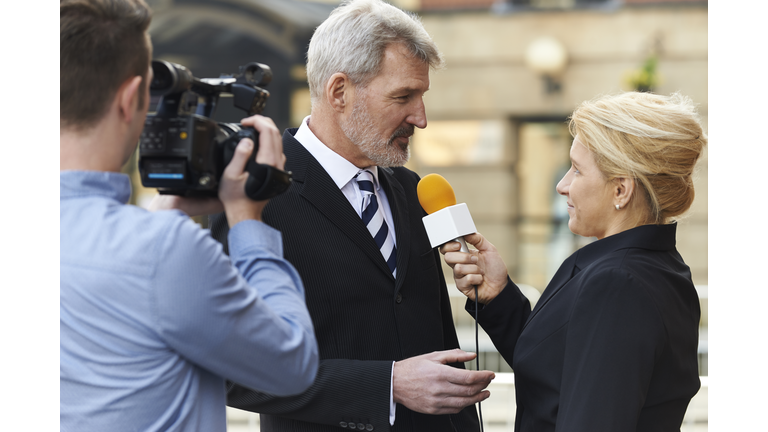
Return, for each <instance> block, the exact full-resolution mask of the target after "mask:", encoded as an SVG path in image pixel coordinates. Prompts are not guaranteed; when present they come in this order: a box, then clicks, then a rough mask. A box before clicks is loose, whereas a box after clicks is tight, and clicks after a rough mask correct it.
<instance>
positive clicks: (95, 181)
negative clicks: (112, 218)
mask: <svg viewBox="0 0 768 432" xmlns="http://www.w3.org/2000/svg"><path fill="white" fill-rule="evenodd" d="M59 178H60V195H59V196H60V199H63V198H77V197H84V196H103V197H105V198H110V199H114V200H116V201H119V202H121V203H123V204H126V203H128V199H129V198H130V197H131V180H130V179H129V178H128V176H127V175H125V174H122V173H116V172H106V171H74V170H65V171H61V172H60V176H59Z"/></svg>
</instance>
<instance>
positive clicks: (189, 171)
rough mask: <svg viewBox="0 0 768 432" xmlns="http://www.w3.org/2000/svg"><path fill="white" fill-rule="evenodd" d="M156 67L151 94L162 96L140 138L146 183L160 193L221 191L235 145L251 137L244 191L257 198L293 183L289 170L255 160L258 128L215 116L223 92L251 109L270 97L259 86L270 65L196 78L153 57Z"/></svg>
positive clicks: (257, 108) (141, 168) (269, 74)
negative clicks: (251, 146) (230, 74)
mask: <svg viewBox="0 0 768 432" xmlns="http://www.w3.org/2000/svg"><path fill="white" fill-rule="evenodd" d="M152 71H153V74H154V77H153V79H152V83H151V84H150V94H152V95H153V96H161V99H160V102H159V103H158V105H157V110H156V112H155V114H151V115H148V116H147V119H146V121H145V123H144V130H143V131H142V133H141V138H140V142H139V172H140V174H141V183H142V185H144V186H145V187H152V188H157V189H158V191H159V192H160V193H161V194H172V195H182V196H217V195H218V189H219V184H220V181H221V176H222V174H223V173H224V168H226V166H227V164H228V163H229V162H230V160H232V156H233V155H234V150H235V147H237V144H238V143H239V142H240V140H242V139H243V138H250V139H251V140H252V141H253V143H254V149H253V153H252V155H251V156H250V157H249V159H248V163H247V165H246V171H248V174H249V175H248V180H247V182H246V186H245V192H246V195H247V196H248V197H250V198H251V199H254V200H257V201H258V200H264V199H269V198H272V197H273V196H275V195H278V194H280V193H282V192H284V191H285V190H286V189H287V188H288V186H290V183H291V176H290V173H286V172H284V171H281V170H279V169H277V168H274V167H271V166H269V165H261V164H257V163H256V161H255V160H254V157H255V155H256V152H257V151H258V148H259V147H258V146H259V136H258V132H256V131H255V130H254V129H252V128H247V127H243V126H242V125H240V124H237V123H218V122H216V121H214V120H212V119H211V116H212V114H213V112H214V110H215V108H216V104H217V102H218V99H219V96H220V95H221V94H224V93H229V94H232V96H233V98H234V104H235V106H236V107H238V108H240V109H242V110H244V111H246V113H247V114H248V115H254V114H260V113H261V112H262V111H263V110H264V107H265V106H266V102H267V98H269V92H268V91H267V90H264V89H263V88H261V87H262V86H265V85H266V84H268V83H269V82H270V80H271V78H272V72H271V70H270V68H269V66H266V65H263V64H259V63H249V64H247V65H245V66H241V67H240V74H238V75H235V76H227V75H223V76H221V77H219V78H203V79H198V78H195V77H194V76H193V75H192V73H191V72H190V71H189V70H188V69H187V68H186V67H184V66H181V65H178V64H175V63H170V62H166V61H161V60H153V61H152ZM193 110H194V112H193Z"/></svg>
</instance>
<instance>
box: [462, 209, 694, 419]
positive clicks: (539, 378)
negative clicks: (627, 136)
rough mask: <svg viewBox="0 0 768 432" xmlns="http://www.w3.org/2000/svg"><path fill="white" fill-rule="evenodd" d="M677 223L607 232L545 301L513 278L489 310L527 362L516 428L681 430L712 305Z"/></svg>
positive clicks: (489, 321) (482, 315)
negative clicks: (705, 301)
mask: <svg viewBox="0 0 768 432" xmlns="http://www.w3.org/2000/svg"><path fill="white" fill-rule="evenodd" d="M675 230H676V225H675V224H671V225H644V226H640V227H637V228H634V229H631V230H628V231H625V232H622V233H619V234H616V235H613V236H610V237H606V238H604V239H602V240H598V241H596V242H594V243H591V244H589V245H587V246H585V247H583V248H581V249H580V250H578V251H576V252H575V253H574V254H573V255H571V256H570V257H569V258H568V259H567V260H566V261H565V262H564V263H563V265H562V266H561V267H560V269H559V270H558V271H557V273H556V274H555V276H554V277H553V279H552V281H551V282H550V283H549V285H548V286H547V288H546V290H545V291H544V293H543V294H542V296H541V298H540V299H539V301H538V303H537V304H536V307H535V308H534V309H533V311H531V312H529V311H530V306H529V303H528V301H527V300H526V299H525V298H524V297H523V295H522V294H521V293H520V290H519V289H518V288H517V286H515V285H514V284H513V283H512V282H511V281H510V282H509V283H508V285H507V287H506V288H505V289H504V290H503V291H502V292H501V294H499V296H498V297H496V298H495V299H494V300H492V301H491V302H490V303H488V304H487V305H486V306H485V307H484V308H483V309H482V310H481V311H480V312H479V314H478V315H479V317H478V318H479V319H478V321H479V323H480V324H481V325H482V327H483V329H485V330H486V332H487V333H488V335H489V336H490V337H491V339H492V340H493V343H494V345H496V347H497V348H498V350H499V352H500V353H501V354H502V356H503V357H504V359H505V360H506V361H507V362H508V363H509V364H510V365H511V366H512V369H513V370H514V371H515V387H516V397H517V415H516V421H515V431H524V432H534V431H535V432H547V431H568V432H580V431H584V432H602V431H605V432H625V431H626V432H629V431H632V432H634V431H638V432H640V431H643V432H645V431H648V432H650V431H654V432H660V431H679V430H680V425H681V423H682V420H683V416H684V415H685V411H686V409H687V406H688V403H689V402H690V400H691V398H692V397H693V396H694V395H695V394H696V392H697V391H698V390H699V387H700V382H699V372H698V361H697V354H696V352H697V345H698V325H699V317H700V316H701V311H700V308H699V299H698V296H697V294H696V290H695V288H694V286H693V282H692V280H691V272H690V269H689V268H688V266H687V265H686V264H685V263H684V262H683V259H682V258H681V257H680V254H679V253H678V252H677V250H676V249H675ZM467 311H468V312H470V313H472V312H473V311H474V303H472V304H471V305H470V303H467Z"/></svg>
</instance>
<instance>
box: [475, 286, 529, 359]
mask: <svg viewBox="0 0 768 432" xmlns="http://www.w3.org/2000/svg"><path fill="white" fill-rule="evenodd" d="M465 309H466V311H467V312H469V314H470V315H472V316H474V315H475V302H473V301H470V300H467V303H466V305H465ZM530 314H531V303H530V301H528V299H527V298H526V297H525V296H524V295H523V293H522V292H521V291H520V288H518V286H517V285H515V283H514V282H512V280H511V279H509V278H507V286H506V287H504V289H503V290H502V291H501V293H499V295H498V296H497V297H496V298H495V299H493V300H492V301H491V302H489V303H488V304H487V305H478V316H477V317H475V319H477V322H478V323H479V324H480V325H481V326H482V327H483V330H485V332H486V333H487V334H488V336H489V337H490V338H491V341H492V342H493V345H494V346H495V347H496V349H497V350H498V351H499V354H501V356H502V357H503V358H504V360H505V361H506V362H507V364H509V365H512V359H513V354H514V352H515V346H516V345H517V339H518V337H519V336H520V332H521V331H522V330H523V326H524V325H525V322H526V321H527V320H528V316H529V315H530Z"/></svg>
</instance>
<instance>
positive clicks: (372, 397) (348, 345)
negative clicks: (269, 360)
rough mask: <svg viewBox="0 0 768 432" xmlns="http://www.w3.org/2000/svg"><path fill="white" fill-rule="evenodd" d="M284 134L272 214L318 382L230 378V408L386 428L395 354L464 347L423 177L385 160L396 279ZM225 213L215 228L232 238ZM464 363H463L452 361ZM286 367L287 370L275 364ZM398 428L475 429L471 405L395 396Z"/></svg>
mask: <svg viewBox="0 0 768 432" xmlns="http://www.w3.org/2000/svg"><path fill="white" fill-rule="evenodd" d="M295 133H296V129H290V130H287V131H286V132H285V134H284V135H283V150H284V152H285V155H286V157H287V163H286V170H288V171H292V173H293V180H294V181H293V184H292V185H291V187H290V189H289V190H288V191H287V192H286V193H284V194H282V195H280V196H278V197H276V198H273V199H272V200H271V201H270V202H269V204H268V205H267V207H266V209H265V210H264V214H263V218H264V221H265V222H266V223H267V224H269V225H271V226H273V227H275V228H277V229H278V230H280V231H281V232H282V233H283V241H284V253H285V257H286V258H287V259H288V261H290V262H291V263H292V264H293V265H294V266H295V267H296V269H297V270H298V271H299V274H301V277H302V279H303V282H304V285H305V289H306V300H307V307H308V309H309V312H310V314H311V316H312V321H313V324H314V326H315V334H316V335H317V339H318V345H319V347H320V358H321V363H320V368H319V371H318V375H317V380H316V382H315V384H314V385H312V387H310V388H309V390H307V391H306V392H305V393H304V394H301V395H299V396H295V397H289V398H276V397H271V396H269V395H265V394H261V393H257V392H254V391H251V390H249V389H246V388H243V387H241V386H238V385H234V384H230V386H229V391H228V400H227V403H228V405H230V406H232V407H235V408H240V409H244V410H248V411H253V412H259V413H261V430H262V431H275V432H282V431H297V432H298V431H307V432H310V431H311V432H320V431H337V430H340V429H339V428H340V427H346V428H347V429H352V427H351V425H354V429H357V430H359V429H360V427H361V426H362V427H363V429H364V430H375V431H387V430H390V426H389V395H390V375H391V368H392V361H396V360H402V359H405V358H408V357H413V356H416V355H420V354H424V353H429V352H432V351H437V350H445V349H452V348H457V347H458V346H459V343H458V339H457V337H456V330H455V328H454V326H453V320H452V316H451V308H450V303H449V299H448V293H447V290H446V286H445V280H444V278H443V274H442V271H441V268H440V257H439V253H438V252H437V250H436V249H432V248H431V247H430V244H429V241H428V239H427V235H426V232H425V231H424V225H423V224H422V221H421V218H422V217H423V216H424V215H425V213H424V211H423V210H422V208H421V206H420V205H419V202H418V197H417V195H416V185H417V183H418V181H419V177H418V175H416V174H415V173H414V172H412V171H410V170H408V169H405V168H394V169H388V168H387V169H380V175H379V179H380V181H381V184H382V186H383V187H384V190H385V192H386V194H387V197H388V199H389V203H390V206H391V208H392V216H393V219H394V223H395V233H396V236H397V279H395V278H394V277H393V276H392V274H391V272H390V271H389V268H388V267H387V264H386V262H385V261H384V258H383V257H382V255H381V252H379V249H378V248H377V246H376V243H375V242H374V240H373V238H372V237H371V235H370V234H369V233H368V230H367V229H366V227H365V225H363V223H362V221H361V220H360V218H359V217H358V216H357V214H356V212H355V211H354V209H353V208H352V207H351V206H350V205H349V202H348V201H347V199H346V198H345V197H344V195H343V194H342V193H341V191H340V190H339V189H338V187H337V186H336V185H335V183H334V182H333V181H332V180H331V178H330V176H329V175H328V174H327V173H326V171H325V170H324V169H323V168H322V167H321V166H320V164H319V163H318V162H317V160H315V159H314V158H313V157H312V156H311V155H310V153H309V152H307V151H306V149H304V147H303V146H302V145H301V144H300V143H299V142H298V141H296V140H295V139H294V138H293V135H294V134H295ZM226 226H227V224H226V220H225V219H224V218H223V217H222V216H217V217H213V218H212V220H211V231H212V233H213V235H214V237H216V238H217V239H219V240H220V241H222V240H223V241H226ZM454 366H456V367H462V368H463V365H454ZM275 373H280V371H275ZM391 430H392V431H398V432H400V431H419V432H423V431H440V432H442V431H454V430H455V431H477V430H479V425H478V420H477V414H476V411H475V408H474V407H473V406H470V407H467V408H465V409H464V410H463V411H462V412H460V413H459V414H456V415H438V416H432V415H426V414H420V413H416V412H413V411H411V410H409V409H407V408H406V407H404V406H402V405H399V404H398V405H397V411H396V420H395V424H394V426H392V427H391Z"/></svg>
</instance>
